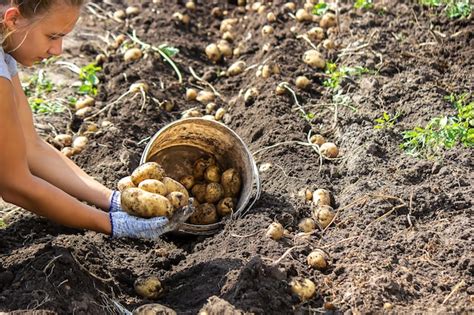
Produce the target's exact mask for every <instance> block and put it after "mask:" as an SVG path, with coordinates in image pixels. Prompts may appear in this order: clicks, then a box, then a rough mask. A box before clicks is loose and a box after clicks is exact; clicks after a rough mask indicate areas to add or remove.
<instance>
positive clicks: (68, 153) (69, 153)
mask: <svg viewBox="0 0 474 315" xmlns="http://www.w3.org/2000/svg"><path fill="white" fill-rule="evenodd" d="M61 153H62V154H64V156H66V157H68V158H71V157H72V156H73V155H74V154H76V153H78V152H77V150H76V149H74V148H71V147H64V148H62V149H61Z"/></svg>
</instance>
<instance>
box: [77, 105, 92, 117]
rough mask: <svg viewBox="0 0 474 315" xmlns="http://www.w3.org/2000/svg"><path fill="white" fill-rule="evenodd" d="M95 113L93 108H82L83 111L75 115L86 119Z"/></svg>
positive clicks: (78, 111)
mask: <svg viewBox="0 0 474 315" xmlns="http://www.w3.org/2000/svg"><path fill="white" fill-rule="evenodd" d="M92 111H93V109H92V107H89V106H87V107H84V108H81V109H78V110H77V111H76V112H75V113H74V115H76V116H77V117H80V118H84V117H86V116H88V115H89V114H91V113H92Z"/></svg>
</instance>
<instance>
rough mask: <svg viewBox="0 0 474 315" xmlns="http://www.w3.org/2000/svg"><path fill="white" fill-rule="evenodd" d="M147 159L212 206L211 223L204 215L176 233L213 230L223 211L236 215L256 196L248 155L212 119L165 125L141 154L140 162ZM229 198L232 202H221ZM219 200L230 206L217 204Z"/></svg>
mask: <svg viewBox="0 0 474 315" xmlns="http://www.w3.org/2000/svg"><path fill="white" fill-rule="evenodd" d="M148 162H156V163H158V164H159V165H161V166H162V168H163V169H164V171H165V173H166V176H167V177H169V178H172V179H174V180H175V181H180V182H181V186H182V187H183V185H182V184H185V185H186V186H187V187H186V188H191V189H188V191H189V195H190V197H194V198H195V200H196V201H198V202H199V203H200V204H206V203H207V204H210V205H212V206H213V207H214V209H216V212H215V213H216V216H217V220H215V221H217V222H215V223H211V222H212V221H214V219H213V218H212V217H210V219H209V220H202V221H205V222H203V223H202V224H188V223H185V224H183V225H182V226H181V228H180V232H184V233H188V234H198V235H210V234H214V233H215V232H217V231H218V230H219V229H220V228H221V227H222V223H221V222H219V221H218V220H221V217H224V216H223V215H224V213H225V214H226V215H227V214H228V213H233V216H238V215H241V214H242V213H243V212H244V211H245V209H247V208H248V207H251V206H252V205H253V203H254V202H255V200H256V199H258V197H259V195H260V179H259V175H258V171H257V167H256V164H255V161H254V159H253V156H252V154H251V153H250V151H249V150H248V148H247V146H246V145H245V143H244V142H243V140H242V139H241V138H240V137H239V136H238V135H237V134H236V133H235V132H234V131H232V130H231V129H230V128H228V127H227V126H225V125H224V124H222V123H219V122H217V121H213V120H207V119H203V118H187V119H181V120H179V121H176V122H173V123H171V124H169V125H167V126H165V127H164V128H162V129H161V130H160V131H158V132H157V133H156V134H155V135H154V136H153V137H152V138H151V140H150V141H149V143H148V144H147V146H146V148H145V150H144V152H143V154H142V158H141V161H140V163H142V164H144V163H148ZM211 166H212V167H211ZM206 171H207V172H206ZM221 172H222V173H221ZM219 175H220V180H218V179H219ZM191 176H192V177H191ZM183 179H184V180H183ZM178 183H179V182H178ZM226 186H227V187H226ZM183 188H184V187H183ZM255 189H256V191H255ZM221 190H222V191H221ZM210 192H212V194H211V195H210V194H209V193H210ZM226 192H227V194H226ZM229 197H230V198H233V200H232V201H234V200H235V202H232V203H229V202H228V201H226V202H224V201H222V200H224V198H229ZM221 201H222V202H221ZM219 203H220V207H219ZM224 204H227V205H230V206H231V207H232V209H231V210H230V211H229V209H223V207H222V206H223V205H224ZM206 207H210V206H206ZM217 208H220V209H219V210H220V211H217ZM211 212H212V211H211ZM213 213H214V212H213ZM218 213H222V214H218ZM193 221H194V222H198V223H199V222H202V221H201V220H193Z"/></svg>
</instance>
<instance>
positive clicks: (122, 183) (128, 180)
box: [117, 176, 136, 191]
mask: <svg viewBox="0 0 474 315" xmlns="http://www.w3.org/2000/svg"><path fill="white" fill-rule="evenodd" d="M132 187H136V186H135V184H134V183H133V182H132V177H131V176H127V177H124V178H122V179H120V180H119V181H118V183H117V188H118V190H119V191H124V190H125V189H127V188H132Z"/></svg>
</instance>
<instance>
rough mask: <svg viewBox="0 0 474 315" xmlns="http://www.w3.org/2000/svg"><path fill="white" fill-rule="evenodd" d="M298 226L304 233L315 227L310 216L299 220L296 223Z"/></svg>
mask: <svg viewBox="0 0 474 315" xmlns="http://www.w3.org/2000/svg"><path fill="white" fill-rule="evenodd" d="M298 227H299V228H300V230H301V231H303V232H305V233H310V232H313V231H314V229H315V228H316V223H315V222H314V220H313V219H311V218H305V219H303V220H301V221H300V223H299V224H298Z"/></svg>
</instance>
